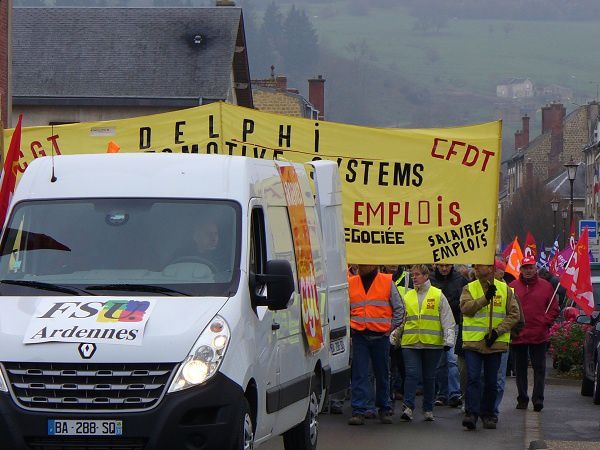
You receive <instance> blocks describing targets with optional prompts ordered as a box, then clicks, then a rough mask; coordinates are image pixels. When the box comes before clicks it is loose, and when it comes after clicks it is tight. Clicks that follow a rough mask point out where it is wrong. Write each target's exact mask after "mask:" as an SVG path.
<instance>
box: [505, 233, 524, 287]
mask: <svg viewBox="0 0 600 450" xmlns="http://www.w3.org/2000/svg"><path fill="white" fill-rule="evenodd" d="M522 259H523V252H522V251H521V246H520V245H519V238H518V237H515V240H514V241H513V243H512V248H511V251H510V255H509V256H508V260H507V261H506V270H505V272H508V273H510V274H511V275H512V276H513V277H515V278H519V271H520V270H521V260H522Z"/></svg>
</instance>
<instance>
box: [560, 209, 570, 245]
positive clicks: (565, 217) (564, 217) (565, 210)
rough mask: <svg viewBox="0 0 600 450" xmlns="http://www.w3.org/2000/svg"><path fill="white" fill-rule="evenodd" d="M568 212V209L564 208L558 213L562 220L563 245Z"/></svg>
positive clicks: (565, 237)
mask: <svg viewBox="0 0 600 450" xmlns="http://www.w3.org/2000/svg"><path fill="white" fill-rule="evenodd" d="M568 214H569V210H567V208H564V209H563V210H562V211H561V212H560V215H561V216H562V220H563V246H565V247H566V246H567V215H568Z"/></svg>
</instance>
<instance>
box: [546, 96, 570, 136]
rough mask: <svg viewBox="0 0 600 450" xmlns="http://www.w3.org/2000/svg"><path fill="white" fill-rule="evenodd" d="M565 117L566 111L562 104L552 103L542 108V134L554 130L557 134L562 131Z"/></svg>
mask: <svg viewBox="0 0 600 450" xmlns="http://www.w3.org/2000/svg"><path fill="white" fill-rule="evenodd" d="M565 115H566V109H565V107H564V106H563V105H562V103H552V104H550V105H546V106H544V107H542V133H546V132H548V131H552V130H554V131H555V132H556V131H558V130H559V129H561V128H562V121H563V119H564V118H565Z"/></svg>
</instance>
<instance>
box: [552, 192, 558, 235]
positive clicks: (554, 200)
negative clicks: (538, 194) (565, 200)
mask: <svg viewBox="0 0 600 450" xmlns="http://www.w3.org/2000/svg"><path fill="white" fill-rule="evenodd" d="M550 205H551V206H552V213H553V214H554V221H553V222H552V238H554V239H556V213H557V212H558V207H559V205H560V200H558V199H557V198H556V197H552V200H550Z"/></svg>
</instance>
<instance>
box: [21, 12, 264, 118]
mask: <svg viewBox="0 0 600 450" xmlns="http://www.w3.org/2000/svg"><path fill="white" fill-rule="evenodd" d="M12 36H13V53H12V58H13V69H12V80H13V92H12V93H13V117H16V115H18V114H19V113H21V112H23V113H25V122H24V123H25V125H27V126H29V125H47V124H49V123H60V122H63V123H64V122H84V121H94V120H107V119H117V118H123V117H134V116H140V115H145V114H154V113H160V112H165V111H170V110H176V109H183V108H189V107H192V106H198V105H204V104H207V103H212V102H216V101H225V102H229V103H232V104H235V105H240V106H245V107H248V108H252V107H253V106H254V103H253V99H252V88H251V84H250V71H249V68H248V55H247V49H246V39H245V33H244V20H243V15H242V10H241V8H237V7H230V6H218V7H205V8H170V7H166V8H70V7H69V8H15V9H14V14H13V35H12Z"/></svg>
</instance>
